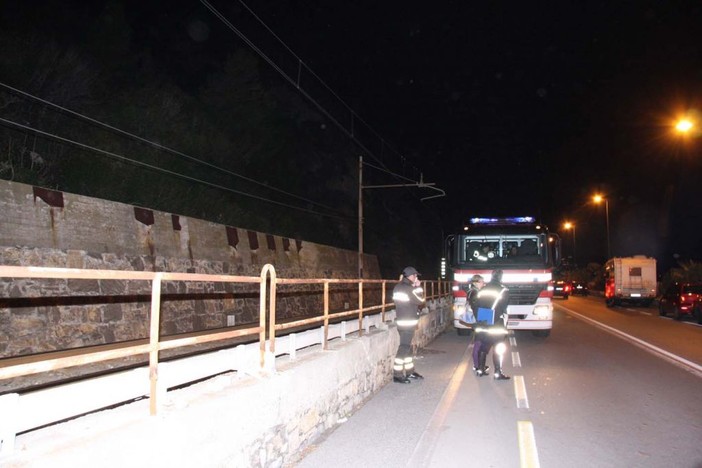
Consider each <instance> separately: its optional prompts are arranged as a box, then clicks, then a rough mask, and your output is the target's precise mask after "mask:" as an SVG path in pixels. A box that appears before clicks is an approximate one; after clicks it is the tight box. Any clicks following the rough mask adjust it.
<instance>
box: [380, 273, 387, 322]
mask: <svg viewBox="0 0 702 468" xmlns="http://www.w3.org/2000/svg"><path fill="white" fill-rule="evenodd" d="M386 283H387V281H385V280H383V282H382V283H381V284H382V288H381V289H382V293H381V298H380V304H381V306H380V319H381V321H382V322H383V323H385V285H386Z"/></svg>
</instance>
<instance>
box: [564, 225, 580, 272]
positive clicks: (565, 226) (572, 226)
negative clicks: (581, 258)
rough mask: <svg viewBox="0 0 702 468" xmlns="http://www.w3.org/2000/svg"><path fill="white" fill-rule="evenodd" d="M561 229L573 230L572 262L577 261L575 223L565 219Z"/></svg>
mask: <svg viewBox="0 0 702 468" xmlns="http://www.w3.org/2000/svg"><path fill="white" fill-rule="evenodd" d="M563 229H565V230H566V231H569V230H571V229H572V230H573V263H577V261H576V259H575V223H571V222H570V221H566V222H565V223H563Z"/></svg>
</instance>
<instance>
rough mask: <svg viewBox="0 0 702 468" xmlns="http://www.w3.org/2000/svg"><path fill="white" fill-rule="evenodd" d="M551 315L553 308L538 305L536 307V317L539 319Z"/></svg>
mask: <svg viewBox="0 0 702 468" xmlns="http://www.w3.org/2000/svg"><path fill="white" fill-rule="evenodd" d="M551 314H552V311H551V308H550V307H549V306H547V305H537V306H536V307H534V315H536V316H537V317H548V316H549V315H551Z"/></svg>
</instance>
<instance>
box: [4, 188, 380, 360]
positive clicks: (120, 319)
mask: <svg viewBox="0 0 702 468" xmlns="http://www.w3.org/2000/svg"><path fill="white" fill-rule="evenodd" d="M0 212H2V213H3V219H2V221H1V222H0V264H2V265H16V266H44V267H62V268H89V269H114V270H130V271H169V272H182V273H209V274H227V275H237V276H255V277H258V276H259V275H260V271H261V268H262V267H263V265H265V264H268V263H269V264H272V265H273V266H274V267H275V269H276V272H277V276H278V277H281V278H355V277H357V263H358V254H357V252H354V251H349V250H343V249H337V248H334V247H330V246H325V245H320V244H314V243H310V242H305V241H301V240H296V239H288V238H285V237H280V236H275V235H272V234H266V233H259V232H255V231H250V230H246V229H242V228H239V227H234V226H224V225H221V224H216V223H212V222H208V221H203V220H199V219H194V218H188V217H184V216H179V215H176V214H171V213H164V212H158V211H153V210H149V209H147V208H141V207H134V206H130V205H125V204H122V203H116V202H110V201H106V200H99V199H95V198H90V197H84V196H80V195H74V194H70V193H63V192H55V191H51V190H46V189H41V188H37V187H32V186H29V185H24V184H18V183H14V182H9V181H5V180H0ZM364 266H365V272H366V276H367V277H369V278H379V277H380V273H379V272H380V269H379V267H378V262H377V259H376V257H375V256H372V255H365V256H364ZM149 287H150V285H148V284H146V283H145V282H135V281H77V280H73V281H67V280H42V281H39V282H38V281H37V280H31V279H28V280H24V279H22V280H19V279H18V280H13V279H11V278H0V357H11V356H19V355H26V354H33V353H39V352H46V351H52V350H60V349H67V348H73V347H82V346H90V345H98V344H108V343H113V342H119V341H126V340H133V339H139V338H145V337H146V336H148V313H149V300H150V289H149ZM331 290H332V294H331V298H330V299H331V308H332V310H343V309H345V308H346V309H349V308H355V307H356V303H357V300H358V299H357V298H358V293H357V288H355V287H354V286H353V285H348V286H346V287H344V286H339V285H336V286H333V287H332V288H331ZM301 292H304V294H301ZM378 296H379V292H378V291H375V292H372V291H368V292H364V299H365V300H366V302H367V303H369V302H370V301H371V300H373V299H374V298H376V297H378ZM48 298H53V299H48ZM321 304H322V294H321V286H320V287H318V288H316V289H315V288H314V287H310V286H306V287H301V286H298V287H297V288H295V287H288V288H287V289H285V288H281V290H280V292H279V297H278V308H277V311H278V316H279V317H281V318H285V317H293V316H301V315H308V314H311V313H316V312H319V311H321V310H322V309H321V307H322V305H321ZM258 310H259V307H258V286H257V285H249V286H244V285H238V286H236V285H226V286H225V285H223V284H221V283H211V284H203V283H190V284H187V283H182V282H181V283H178V282H170V283H167V284H164V303H163V305H162V324H161V333H162V334H163V335H171V334H176V333H187V332H196V331H201V330H207V329H214V328H221V327H225V326H228V325H231V324H235V325H241V324H245V323H257V322H258Z"/></svg>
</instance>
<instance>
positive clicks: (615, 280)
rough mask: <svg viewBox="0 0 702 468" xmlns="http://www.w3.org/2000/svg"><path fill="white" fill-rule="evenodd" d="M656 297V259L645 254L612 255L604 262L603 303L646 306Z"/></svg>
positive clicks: (610, 305)
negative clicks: (630, 255) (629, 255)
mask: <svg viewBox="0 0 702 468" xmlns="http://www.w3.org/2000/svg"><path fill="white" fill-rule="evenodd" d="M655 298H656V259H655V258H650V257H647V256H645V255H634V256H633V257H614V258H611V259H609V260H607V263H605V303H606V304H607V306H608V307H613V306H617V305H619V304H621V303H623V302H627V303H632V304H636V305H642V306H644V307H648V306H650V305H651V303H652V302H653V300H654V299H655Z"/></svg>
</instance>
